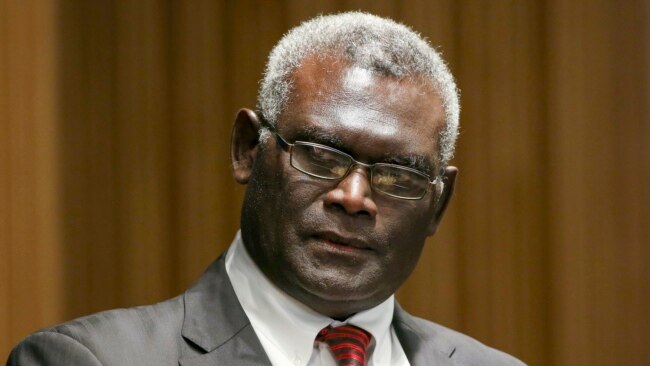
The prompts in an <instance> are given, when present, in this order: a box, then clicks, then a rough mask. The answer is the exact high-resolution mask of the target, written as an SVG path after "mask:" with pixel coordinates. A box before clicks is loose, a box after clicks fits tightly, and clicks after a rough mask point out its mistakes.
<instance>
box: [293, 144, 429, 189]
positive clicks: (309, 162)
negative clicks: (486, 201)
mask: <svg viewBox="0 0 650 366" xmlns="http://www.w3.org/2000/svg"><path fill="white" fill-rule="evenodd" d="M352 164H353V159H352V158H351V157H350V156H348V155H346V154H344V153H342V152H340V151H338V150H335V149H332V148H329V147H327V146H323V145H317V144H310V143H304V142H296V143H295V144H294V145H293V150H292V153H291V165H292V166H293V167H294V168H296V169H298V170H300V171H302V172H303V173H306V174H309V175H313V176H316V177H319V178H324V179H340V178H343V177H344V176H345V175H346V174H347V173H348V170H349V169H350V167H351V166H352ZM371 186H372V187H373V188H374V189H375V190H378V191H380V192H383V193H385V194H388V195H390V196H394V197H398V198H406V199H419V198H421V197H422V196H424V194H425V193H426V191H427V188H428V186H429V180H428V178H427V177H425V176H423V175H422V174H419V173H417V172H415V171H412V170H410V169H406V168H402V167H399V166H395V165H389V164H375V165H374V166H373V167H372V170H371Z"/></svg>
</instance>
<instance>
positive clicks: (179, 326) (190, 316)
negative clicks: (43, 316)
mask: <svg viewBox="0 0 650 366" xmlns="http://www.w3.org/2000/svg"><path fill="white" fill-rule="evenodd" d="M224 259H225V256H222V257H221V258H219V259H218V260H217V261H215V262H214V263H213V264H212V265H211V266H210V267H209V268H208V270H207V271H206V272H205V273H204V274H203V275H202V276H201V278H200V279H199V280H198V281H197V283H196V284H195V285H194V286H193V287H192V288H190V289H189V290H187V291H186V292H185V293H184V294H183V295H180V296H178V297H175V298H173V299H170V300H167V301H165V302H162V303H159V304H155V305H149V306H141V307H136V308H130V309H117V310H110V311H105V312H101V313H97V314H94V315H90V316H86V317H83V318H79V319H75V320H72V321H70V322H67V323H64V324H61V325H58V326H55V327H52V328H47V329H43V330H41V331H38V332H36V333H34V334H32V335H30V336H28V337H27V338H26V339H24V340H23V341H22V342H21V343H19V344H18V345H17V346H16V347H15V348H14V349H13V351H12V353H11V355H10V356H9V360H8V361H7V365H10V366H17V365H56V366H58V365H61V366H63V365H65V366H70V365H92V366H95V365H120V366H127V365H138V366H142V365H156V366H158V365H170V366H171V365H181V366H207V365H211V366H215V365H242V366H243V365H267V366H268V365H271V363H270V361H269V359H268V357H267V356H266V353H265V352H264V349H263V348H262V345H261V343H260V341H259V340H258V338H257V336H256V334H255V332H254V330H253V328H252V326H251V324H250V321H249V320H248V318H247V316H246V314H245V313H244V310H243V309H242V307H241V305H240V304H239V302H238V300H237V297H236V295H235V292H234V290H233V288H232V285H231V283H230V280H229V278H228V276H227V274H226V269H225V260H224ZM393 327H394V328H395V332H396V333H397V336H398V338H399V341H400V343H401V345H402V347H403V348H404V351H405V353H406V356H407V357H408V359H409V361H410V363H411V365H413V366H419V365H441V366H443V365H444V366H447V365H456V366H458V365H463V366H469V365H477V366H478V365H481V366H489V365H495V366H496V365H499V366H503V365H523V363H521V362H520V361H519V360H517V359H515V358H513V357H511V356H509V355H507V354H505V353H502V352H500V351H497V350H495V349H492V348H489V347H487V346H485V345H483V344H481V343H479V342H478V341H476V340H474V339H472V338H470V337H467V336H465V335H462V334H460V333H458V332H455V331H453V330H450V329H447V328H445V327H443V326H441V325H438V324H434V323H431V322H429V321H426V320H423V319H419V318H416V317H413V316H411V315H409V314H408V313H406V312H405V311H404V310H403V309H402V308H401V307H400V306H399V305H398V304H396V307H395V313H394V317H393Z"/></svg>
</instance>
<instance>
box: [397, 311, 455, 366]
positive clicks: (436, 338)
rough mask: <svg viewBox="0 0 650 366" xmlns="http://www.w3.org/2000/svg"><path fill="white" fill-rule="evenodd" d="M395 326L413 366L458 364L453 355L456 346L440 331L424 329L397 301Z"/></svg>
mask: <svg viewBox="0 0 650 366" xmlns="http://www.w3.org/2000/svg"><path fill="white" fill-rule="evenodd" d="M393 328H394V329H395V334H397V338H398V339H399V342H400V344H401V345H402V349H404V353H406V357H407V358H408V360H409V363H410V364H411V365H412V366H420V365H439V366H447V365H450V366H451V365H457V363H456V362H455V360H454V359H452V358H451V357H452V355H453V354H454V351H455V349H456V347H455V346H454V345H453V344H452V343H451V342H449V341H448V340H447V338H446V337H442V336H441V335H440V334H438V333H431V331H430V330H429V331H424V330H423V329H422V328H421V327H420V326H419V325H418V324H417V322H416V321H415V319H413V317H412V316H411V315H409V314H408V313H407V312H406V311H404V309H402V307H401V306H400V305H399V303H397V302H396V303H395V311H394V315H393Z"/></svg>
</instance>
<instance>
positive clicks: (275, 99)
mask: <svg viewBox="0 0 650 366" xmlns="http://www.w3.org/2000/svg"><path fill="white" fill-rule="evenodd" d="M333 54H334V55H336V56H339V57H344V58H345V60H346V61H348V62H350V64H351V65H354V66H358V67H361V68H365V69H368V70H370V71H373V72H377V73H380V74H382V75H386V76H394V77H398V78H402V77H418V76H419V77H425V78H426V79H428V80H430V81H431V82H432V84H433V86H434V88H435V89H436V90H437V91H438V93H439V95H440V98H441V99H442V105H443V110H444V112H445V124H444V126H443V128H442V130H441V131H440V135H439V140H438V145H439V156H438V158H439V159H440V161H441V163H442V164H443V165H446V164H447V163H448V162H449V160H451V158H452V157H453V155H454V146H455V143H456V138H457V136H458V119H459V113H460V105H459V96H458V89H457V87H456V83H455V82H454V78H453V76H452V75H451V72H450V71H449V69H448V68H447V65H446V64H445V62H444V61H443V60H442V58H441V57H440V54H439V53H438V52H437V51H436V50H434V49H433V47H431V45H429V43H428V42H427V41H426V40H424V39H423V38H422V37H421V36H420V35H419V34H417V33H416V32H414V31H413V30H412V29H410V28H409V27H407V26H405V25H402V24H399V23H396V22H394V21H392V20H390V19H385V18H380V17H378V16H375V15H371V14H367V13H361V12H347V13H341V14H335V15H326V16H319V17H316V18H314V19H311V20H308V21H306V22H304V23H302V24H301V25H299V26H298V27H296V28H293V29H291V30H290V31H289V32H288V33H287V34H285V35H284V37H283V38H282V39H281V40H280V42H278V44H277V45H276V46H275V48H273V51H271V54H270V55H269V59H268V62H267V65H266V71H265V73H264V78H263V79H262V81H261V86H260V91H259V96H258V102H257V103H258V104H257V109H258V110H259V111H260V112H261V113H262V115H263V117H264V119H265V120H266V121H267V122H268V123H270V124H271V125H272V126H275V125H276V122H277V119H278V116H279V115H280V113H281V112H282V110H283V108H284V107H285V106H286V104H287V102H288V100H289V97H290V93H291V88H292V78H291V75H292V73H293V72H294V71H295V70H296V69H297V68H298V67H299V66H300V65H301V63H302V61H303V60H304V59H305V58H306V57H307V56H318V57H324V56H325V55H333Z"/></svg>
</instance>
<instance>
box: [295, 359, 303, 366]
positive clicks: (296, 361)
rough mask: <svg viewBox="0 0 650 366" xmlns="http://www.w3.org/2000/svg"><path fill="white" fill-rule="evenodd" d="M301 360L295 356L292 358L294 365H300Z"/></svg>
mask: <svg viewBox="0 0 650 366" xmlns="http://www.w3.org/2000/svg"><path fill="white" fill-rule="evenodd" d="M301 361H302V360H301V359H300V357H296V358H295V359H294V360H293V364H294V365H296V366H299V365H302V363H301Z"/></svg>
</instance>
